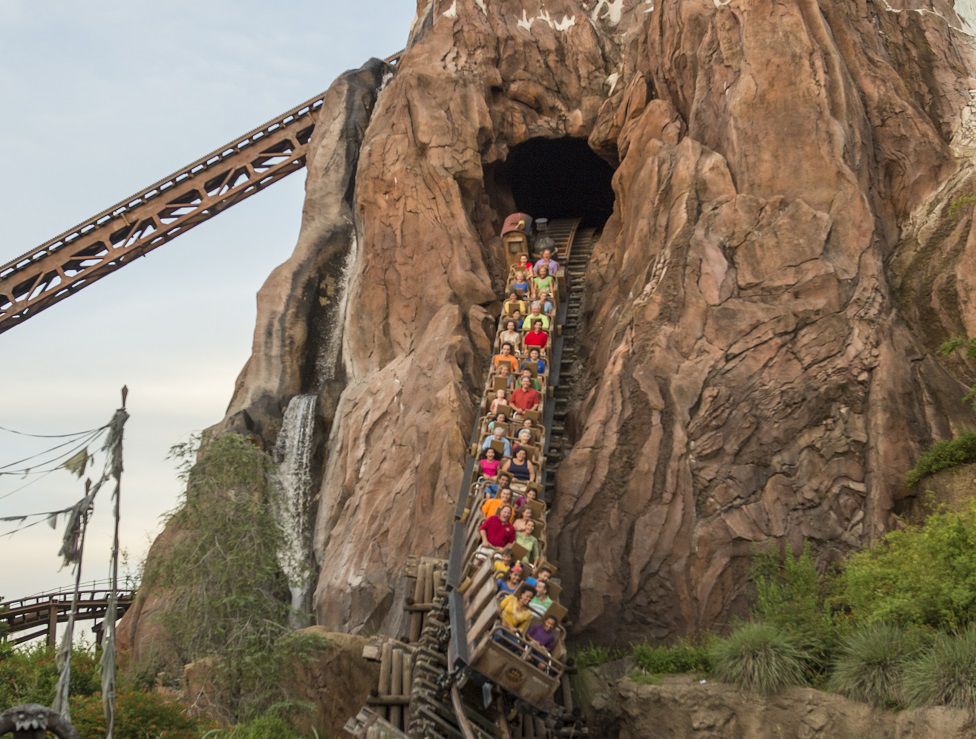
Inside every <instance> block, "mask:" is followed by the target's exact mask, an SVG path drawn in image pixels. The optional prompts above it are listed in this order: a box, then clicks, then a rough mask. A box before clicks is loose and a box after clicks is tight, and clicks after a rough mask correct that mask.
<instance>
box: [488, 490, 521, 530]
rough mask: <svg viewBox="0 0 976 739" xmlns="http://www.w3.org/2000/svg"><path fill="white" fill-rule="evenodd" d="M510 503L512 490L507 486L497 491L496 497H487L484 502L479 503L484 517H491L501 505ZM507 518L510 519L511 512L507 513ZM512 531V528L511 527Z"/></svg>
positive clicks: (509, 504)
mask: <svg viewBox="0 0 976 739" xmlns="http://www.w3.org/2000/svg"><path fill="white" fill-rule="evenodd" d="M505 505H507V506H511V505H512V491H511V490H510V489H508V488H502V489H501V490H499V491H498V497H497V498H488V499H487V500H486V501H485V502H484V503H482V504H481V514H482V515H483V516H484V517H485V518H491V517H492V516H494V515H495V514H496V513H498V511H499V509H500V508H501V507H502V506H505ZM509 519H511V514H509ZM513 531H514V528H513Z"/></svg>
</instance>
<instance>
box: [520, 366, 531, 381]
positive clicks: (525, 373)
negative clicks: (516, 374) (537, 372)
mask: <svg viewBox="0 0 976 739" xmlns="http://www.w3.org/2000/svg"><path fill="white" fill-rule="evenodd" d="M522 377H523V379H524V378H528V380H529V382H532V370H530V369H524V370H522Z"/></svg>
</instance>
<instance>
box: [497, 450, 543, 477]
mask: <svg viewBox="0 0 976 739" xmlns="http://www.w3.org/2000/svg"><path fill="white" fill-rule="evenodd" d="M502 472H505V473H507V474H509V475H511V476H512V477H514V478H515V479H516V480H518V481H519V482H535V465H533V464H532V462H530V461H529V459H528V455H527V454H526V452H525V450H524V449H519V450H518V451H517V452H516V453H515V456H514V457H512V458H511V459H506V460H505V461H504V462H503V463H502Z"/></svg>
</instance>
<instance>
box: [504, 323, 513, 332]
mask: <svg viewBox="0 0 976 739" xmlns="http://www.w3.org/2000/svg"><path fill="white" fill-rule="evenodd" d="M505 330H506V331H514V330H515V321H505Z"/></svg>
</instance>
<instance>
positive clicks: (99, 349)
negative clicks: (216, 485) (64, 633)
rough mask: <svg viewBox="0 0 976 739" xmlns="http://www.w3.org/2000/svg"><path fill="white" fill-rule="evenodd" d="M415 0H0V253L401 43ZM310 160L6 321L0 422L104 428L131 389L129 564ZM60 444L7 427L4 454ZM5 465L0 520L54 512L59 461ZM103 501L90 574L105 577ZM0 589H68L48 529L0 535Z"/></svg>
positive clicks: (172, 484)
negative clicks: (174, 449)
mask: <svg viewBox="0 0 976 739" xmlns="http://www.w3.org/2000/svg"><path fill="white" fill-rule="evenodd" d="M413 9H414V3H413V2H410V1H409V0H399V1H398V2H394V1H393V0H358V2H356V3H354V4H348V3H337V2H328V3H323V2H305V1H293V2H289V3H279V4H271V3H258V2H252V1H251V0H234V1H233V2H231V1H229V0H210V1H209V2H206V3H200V2H188V1H186V0H171V1H170V2H168V3H165V4H164V5H160V4H159V3H155V2H148V0H146V1H142V2H138V1H133V0H126V1H125V2H110V1H108V0H89V1H88V2H85V3H77V2H66V1H57V0H46V1H45V2H44V3H37V2H27V1H26V0H0V100H2V101H3V109H4V111H5V114H4V115H3V116H0V148H2V150H3V151H4V173H5V175H6V176H4V177H0V219H2V223H3V236H2V238H0V263H4V262H6V261H9V260H10V259H12V258H14V257H17V256H19V255H20V254H22V253H23V252H25V251H27V250H29V249H31V248H33V247H34V246H36V245H37V244H39V243H41V242H43V241H45V240H47V239H48V238H50V237H51V236H54V235H55V234H57V233H60V232H61V231H64V230H66V229H68V228H70V227H71V226H73V225H75V224H76V223H78V222H80V221H82V220H84V219H85V218H86V217H88V216H90V215H93V214H94V213H96V212H98V211H100V210H102V209H104V208H107V207H109V206H111V205H113V204H114V203H116V202H118V201H119V200H122V199H123V198H125V197H127V196H128V195H130V194H132V193H134V192H136V191H138V190H139V189H141V188H142V187H144V186H146V185H149V184H151V183H152V182H154V181H156V180H157V179H160V178H161V177H164V176H166V175H168V174H169V173H170V172H172V171H174V170H176V169H178V168H180V167H182V166H183V165H185V164H188V163H189V162H191V161H193V160H194V159H196V158H198V157H200V156H202V155H203V154H206V153H207V152H209V151H211V150H213V149H215V148H217V147H218V146H221V145H222V144H224V143H226V142H228V141H230V140H232V139H233V138H235V137H236V136H238V135H240V134H242V133H245V132H246V131H248V130H250V129H252V128H254V127H256V126H258V125H260V124H262V123H264V122H265V121H266V120H269V119H271V118H273V117H275V116H276V115H277V114H279V113H281V112H283V111H285V110H287V109H288V108H290V107H292V106H294V105H296V104H298V103H300V102H301V101H303V100H305V99H307V98H309V97H312V96H313V95H315V94H317V93H318V92H321V91H322V90H324V89H325V88H327V87H328V86H329V84H330V83H331V81H332V80H333V79H334V78H335V77H336V76H337V75H338V74H340V73H341V72H342V71H344V70H346V69H349V68H353V67H358V66H359V65H360V64H362V63H363V62H364V61H366V59H368V58H369V57H371V56H377V57H385V56H388V55H389V54H391V53H393V52H395V51H397V50H399V49H400V48H402V46H403V45H404V43H405V40H406V37H407V32H408V29H409V24H410V21H411V19H412V14H413ZM304 179H305V175H304V171H303V172H301V173H298V174H294V175H292V176H290V177H288V178H286V179H285V180H283V181H281V182H279V183H277V184H275V185H274V186H272V187H271V188H269V189H268V190H265V191H264V192H262V193H259V194H258V195H255V196H254V197H252V198H250V199H248V200H247V201H245V202H244V203H241V204H239V205H237V206H235V207H233V208H231V209H230V210H228V211H226V212H224V213H222V214H221V215H220V216H219V217H218V218H214V219H213V220H211V221H208V222H207V223H205V224H203V225H201V226H198V227H197V228H195V229H193V230H192V231H190V232H189V233H187V234H186V235H184V236H181V237H179V238H178V239H176V240H174V241H172V242H170V243H168V244H166V245H164V246H163V247H161V248H159V249H158V250H156V251H154V252H152V253H151V254H149V255H148V256H147V257H145V258H144V259H140V260H138V261H137V262H135V263H133V264H131V265H129V266H127V267H126V268H124V269H122V270H120V271H119V272H117V273H115V274H113V275H111V276H109V277H106V278H105V279H104V280H102V281H100V282H98V283H97V284H94V285H92V286H90V287H88V288H86V289H84V290H82V291H81V292H80V293H78V294H76V295H74V296H73V297H71V298H69V299H68V300H65V301H63V302H61V303H59V304H58V305H55V306H53V307H51V308H49V309H47V310H46V311H44V312H42V313H40V314H39V315H37V316H36V317H34V318H32V319H31V320H29V321H28V322H26V323H25V324H23V325H22V326H18V327H16V328H14V329H11V330H10V331H8V332H6V333H3V334H0V426H3V427H6V428H10V429H15V430H18V431H23V432H27V433H35V434H63V433H69V432H74V431H79V430H82V429H89V428H94V427H98V426H101V425H102V424H104V423H106V422H107V421H108V419H109V418H110V417H111V415H112V412H113V410H114V409H115V408H116V407H117V406H118V404H119V389H120V388H121V387H122V385H127V386H128V387H129V398H128V410H129V413H130V415H131V419H130V420H129V422H128V424H127V427H126V437H125V465H126V468H125V473H124V478H123V492H122V537H121V538H122V546H123V548H124V549H125V552H126V559H127V568H128V570H129V571H131V572H133V573H134V572H137V571H138V566H139V563H140V562H141V560H142V559H143V557H144V556H145V552H146V550H147V549H148V546H149V543H150V542H151V540H152V538H153V537H154V536H155V534H157V533H158V532H159V530H160V528H161V522H160V517H161V516H162V515H163V514H164V513H165V512H166V511H169V510H171V509H172V508H173V507H174V506H175V505H176V504H177V502H178V499H179V494H180V492H181V487H180V483H179V481H178V479H177V477H176V471H175V468H174V465H173V463H172V462H171V461H168V460H167V459H166V456H167V452H168V450H169V448H170V447H171V446H172V445H173V444H175V443H178V442H181V441H184V440H185V439H186V438H187V437H188V436H189V434H191V433H192V432H195V431H200V430H202V429H204V428H206V427H207V426H209V425H211V424H213V423H215V422H217V421H219V420H220V419H221V418H222V416H223V413H224V410H225V408H226V407H227V403H228V402H229V400H230V394H231V391H232V390H233V387H234V380H235V378H236V376H237V374H238V372H239V371H240V369H241V367H242V366H243V364H244V362H245V360H246V359H247V357H248V355H249V353H250V346H251V336H252V332H253V329H254V319H255V294H256V292H257V290H258V288H259V287H260V286H261V284H262V283H263V282H264V279H265V278H266V277H267V275H268V274H269V273H270V272H271V270H272V269H273V268H274V267H275V266H276V265H277V264H279V263H281V262H283V261H284V260H285V259H286V258H287V257H288V255H289V254H290V253H291V250H292V248H293V247H294V244H295V241H296V239H297V236H298V227H299V222H300V216H301V208H302V199H303V188H304ZM53 443H55V440H49V439H32V438H28V437H22V436H16V435H13V434H10V433H7V432H4V431H0V466H2V465H6V464H8V463H10V462H14V461H16V460H18V459H20V458H22V457H25V456H28V455H30V454H33V453H36V452H39V451H41V450H43V449H45V448H47V447H49V446H51V445H52V444H53ZM32 479H34V478H27V479H16V478H12V477H11V476H0V516H7V515H17V514H23V513H30V512H34V511H45V510H51V509H58V508H63V507H66V506H68V505H71V504H72V503H73V502H75V501H76V500H77V499H78V498H79V497H80V494H81V487H80V483H79V481H77V480H75V479H74V478H73V477H71V476H70V475H68V474H67V473H66V472H63V471H58V472H55V473H53V474H51V475H48V476H47V477H45V478H43V479H40V480H38V481H37V482H34V483H33V484H32V485H30V486H29V487H27V488H25V489H24V490H21V491H19V492H14V491H15V489H16V488H17V487H19V486H21V485H23V484H24V483H25V482H29V481H31V480H32ZM109 503H110V501H109V496H108V494H107V493H106V494H104V495H103V496H102V498H101V500H100V502H98V503H97V504H96V510H95V515H94V517H93V521H92V524H91V526H90V529H89V535H88V542H87V545H86V559H85V563H84V568H83V573H82V577H83V579H84V580H100V579H103V578H105V577H106V576H107V575H108V552H109V546H110V542H111V527H112V521H111V510H110V505H109ZM11 528H13V526H12V525H11V524H0V597H2V598H5V599H11V598H16V597H20V596H26V595H30V594H33V593H36V592H40V591H43V590H48V589H52V588H57V587H61V586H66V585H69V584H70V582H71V573H70V572H69V570H67V569H64V570H62V569H60V561H59V559H58V557H57V551H58V548H59V546H60V535H61V534H60V531H53V530H51V529H50V528H48V527H47V526H46V525H44V524H41V525H39V526H34V527H33V528H30V529H27V530H25V531H23V532H21V533H18V534H16V535H13V536H3V533H4V532H5V531H9V530H10V529H11Z"/></svg>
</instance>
